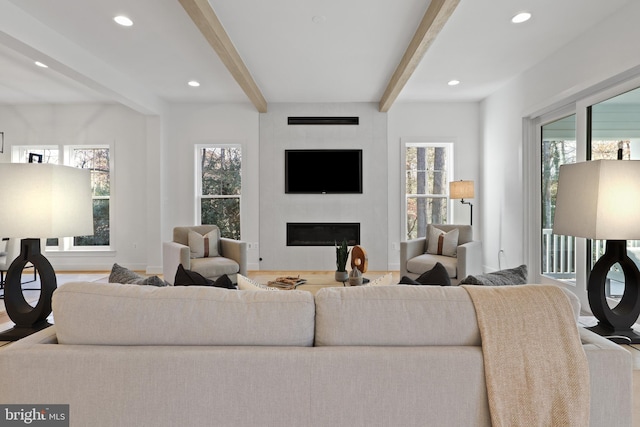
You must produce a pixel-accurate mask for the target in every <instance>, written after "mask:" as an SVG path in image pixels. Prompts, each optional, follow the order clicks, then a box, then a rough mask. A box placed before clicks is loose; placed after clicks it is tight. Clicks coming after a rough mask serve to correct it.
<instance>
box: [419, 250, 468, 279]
mask: <svg viewBox="0 0 640 427" xmlns="http://www.w3.org/2000/svg"><path fill="white" fill-rule="evenodd" d="M437 263H440V264H442V265H443V266H444V268H445V269H446V270H447V273H449V277H457V275H458V258H454V257H448V256H444V255H431V254H422V255H418V256H417V257H414V258H411V259H410V260H409V261H407V271H408V272H410V273H414V274H418V275H420V274H422V273H424V272H427V271H429V270H431V269H432V268H433V267H435V266H436V264H437Z"/></svg>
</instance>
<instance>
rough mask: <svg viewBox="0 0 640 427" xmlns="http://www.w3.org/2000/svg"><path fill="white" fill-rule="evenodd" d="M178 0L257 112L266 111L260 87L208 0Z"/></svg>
mask: <svg viewBox="0 0 640 427" xmlns="http://www.w3.org/2000/svg"><path fill="white" fill-rule="evenodd" d="M179 1H180V4H181V5H182V7H183V8H184V10H185V11H186V12H187V14H188V15H189V16H190V17H191V20H192V21H193V22H194V24H196V26H197V27H198V29H199V30H200V32H201V33H202V35H203V36H204V38H205V39H206V40H207V41H208V42H209V44H210V45H211V47H213V49H214V50H215V51H216V53H217V54H218V56H219V57H220V60H221V61H222V63H223V64H224V65H225V66H226V67H227V69H228V70H229V72H230V73H231V75H232V76H233V78H234V79H235V80H236V82H238V84H239V85H240V88H241V89H242V90H243V91H244V93H245V94H246V95H247V97H248V98H249V100H250V101H251V102H252V103H253V105H254V106H255V107H256V109H257V110H258V112H260V113H266V112H267V101H266V100H265V99H264V97H263V96H262V93H261V92H260V88H258V85H257V84H256V82H255V81H254V80H253V77H251V73H250V72H249V69H247V67H246V66H245V65H244V62H242V58H240V54H239V53H238V51H237V50H236V48H235V46H234V45H233V43H232V42H231V39H230V38H229V36H228V35H227V32H226V31H225V30H224V27H223V26H222V24H221V23H220V21H219V20H218V17H217V16H216V14H215V12H214V11H213V8H212V7H211V5H210V4H209V2H208V0H179Z"/></svg>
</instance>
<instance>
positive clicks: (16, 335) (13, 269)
mask: <svg viewBox="0 0 640 427" xmlns="http://www.w3.org/2000/svg"><path fill="white" fill-rule="evenodd" d="M29 262H30V263H31V264H33V266H34V267H35V268H36V270H37V271H38V275H39V276H40V298H39V299H38V303H37V304H36V306H35V307H32V306H31V305H30V304H29V303H28V302H27V300H26V299H25V297H24V294H23V293H22V291H23V290H22V270H23V269H24V267H25V265H27V263H29ZM56 287H57V281H56V274H55V272H54V271H53V267H52V266H51V264H50V263H49V261H48V260H47V259H46V258H45V257H44V255H42V253H41V252H40V239H22V240H21V241H20V255H18V257H17V258H16V259H15V260H14V261H13V262H12V263H11V265H10V266H9V270H8V271H7V275H6V278H5V290H4V305H5V308H6V310H7V315H8V316H9V318H10V319H11V320H12V321H13V323H15V326H14V327H13V328H12V329H9V330H7V331H5V332H2V333H0V341H17V340H19V339H21V338H24V337H26V336H28V335H31V334H33V333H34V332H38V331H39V330H41V329H44V328H46V327H48V326H50V324H49V323H48V322H47V317H49V315H50V314H51V298H52V296H53V291H55V290H56Z"/></svg>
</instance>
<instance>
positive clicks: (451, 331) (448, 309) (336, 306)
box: [315, 285, 480, 346]
mask: <svg viewBox="0 0 640 427" xmlns="http://www.w3.org/2000/svg"><path fill="white" fill-rule="evenodd" d="M315 301H316V334H315V345H316V346H336V345H342V346H347V345H371V346H428V345H468V346H478V345H480V332H479V330H478V323H477V321H476V312H475V309H474V307H473V303H472V302H471V298H470V297H469V294H468V293H467V291H465V290H464V289H463V288H459V287H457V286H450V287H441V286H408V285H397V286H373V287H370V286H363V287H356V288H353V287H351V288H339V287H335V288H324V289H321V290H320V291H318V293H317V294H316V296H315Z"/></svg>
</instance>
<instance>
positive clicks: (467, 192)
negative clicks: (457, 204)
mask: <svg viewBox="0 0 640 427" xmlns="http://www.w3.org/2000/svg"><path fill="white" fill-rule="evenodd" d="M473 197H474V188H473V181H462V180H460V181H451V182H450V183H449V198H451V199H473Z"/></svg>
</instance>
